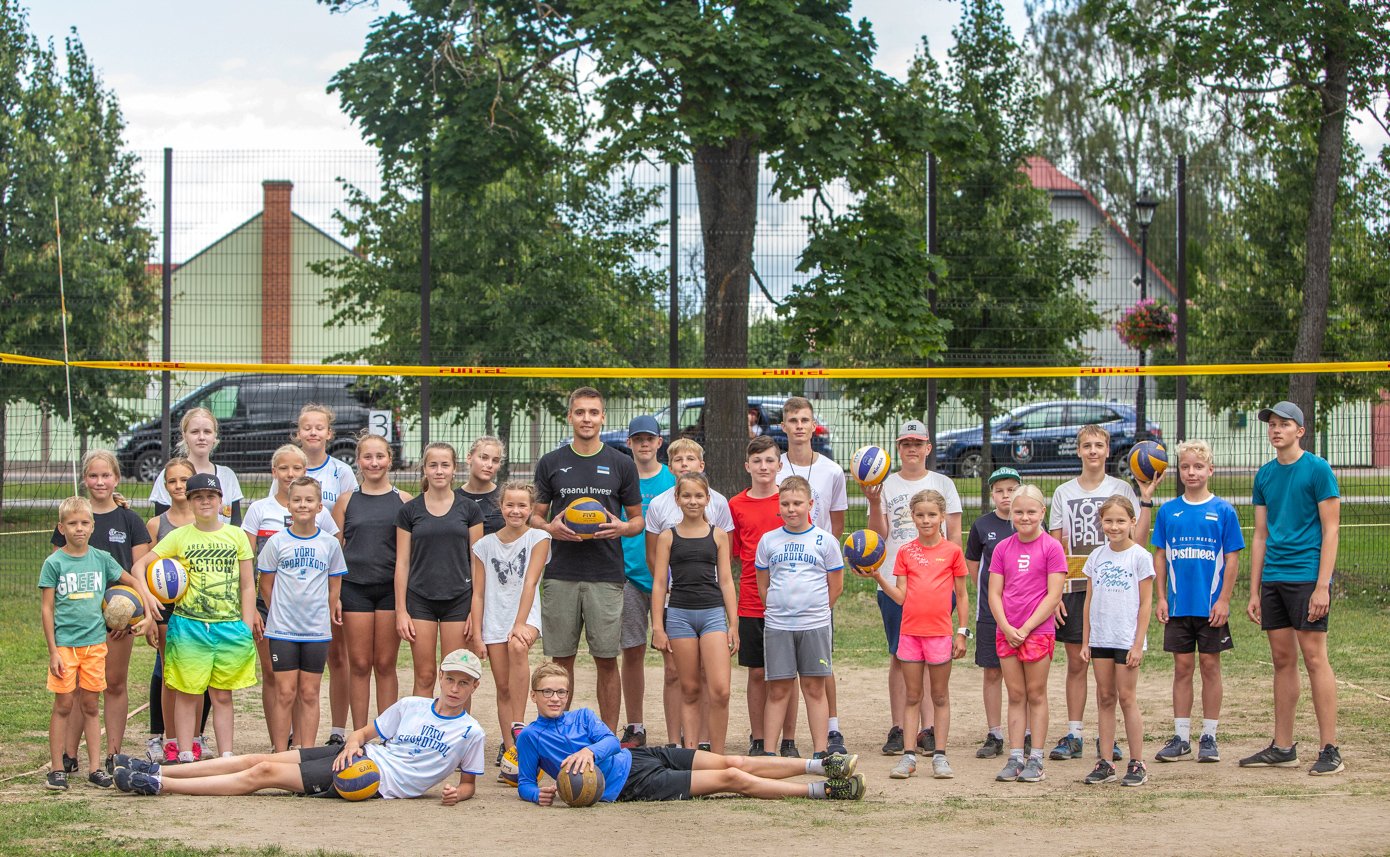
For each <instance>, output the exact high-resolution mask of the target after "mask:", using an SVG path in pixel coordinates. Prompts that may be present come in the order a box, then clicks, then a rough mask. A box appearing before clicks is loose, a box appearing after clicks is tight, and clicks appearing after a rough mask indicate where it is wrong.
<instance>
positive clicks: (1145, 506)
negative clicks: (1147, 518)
mask: <svg viewBox="0 0 1390 857" xmlns="http://www.w3.org/2000/svg"><path fill="white" fill-rule="evenodd" d="M1153 507H1154V504H1153V503H1152V502H1149V503H1145V502H1144V501H1143V500H1140V501H1139V508H1141V509H1152V508H1153Z"/></svg>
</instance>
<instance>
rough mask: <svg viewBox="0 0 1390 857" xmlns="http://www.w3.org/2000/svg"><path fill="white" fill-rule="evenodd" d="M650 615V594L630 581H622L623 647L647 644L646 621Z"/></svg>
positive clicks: (633, 647) (628, 647)
mask: <svg viewBox="0 0 1390 857" xmlns="http://www.w3.org/2000/svg"><path fill="white" fill-rule="evenodd" d="M651 615H652V594H651V593H650V592H643V591H642V590H640V589H638V588H637V587H636V586H633V585H632V581H631V580H628V581H624V582H623V639H622V647H623V648H624V649H635V648H637V647H638V646H645V645H647V622H648V621H649V620H650V619H651Z"/></svg>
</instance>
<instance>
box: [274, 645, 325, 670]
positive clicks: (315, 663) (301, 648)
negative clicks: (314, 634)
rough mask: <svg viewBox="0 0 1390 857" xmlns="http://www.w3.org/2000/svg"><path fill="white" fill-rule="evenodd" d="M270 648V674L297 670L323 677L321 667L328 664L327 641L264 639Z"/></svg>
mask: <svg viewBox="0 0 1390 857" xmlns="http://www.w3.org/2000/svg"><path fill="white" fill-rule="evenodd" d="M265 642H266V645H268V646H270V670H271V672H277V673H287V672H294V671H295V670H299V671H301V672H306V673H318V674H319V675H323V665H324V664H326V663H328V646H329V643H328V642H327V641H324V642H318V643H302V642H300V641H298V640H276V639H274V638H271V637H266V638H265Z"/></svg>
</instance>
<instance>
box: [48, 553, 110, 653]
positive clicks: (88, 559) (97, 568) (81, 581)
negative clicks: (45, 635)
mask: <svg viewBox="0 0 1390 857" xmlns="http://www.w3.org/2000/svg"><path fill="white" fill-rule="evenodd" d="M123 573H124V572H123V571H122V570H121V565H120V563H118V562H116V559H115V557H113V556H111V554H109V553H107V552H106V551H104V550H98V549H97V548H90V547H89V548H87V552H86V553H85V554H83V555H82V556H73V555H72V554H70V553H68V552H67V551H63V550H58V551H54V552H53V553H51V554H49V555H48V558H47V559H45V560H44V561H43V570H42V571H40V572H39V588H40V589H52V590H53V637H54V640H55V642H57V644H58V645H60V646H95V645H96V644H98V643H104V642H106V618H105V617H104V616H103V615H102V612H101V602H102V601H103V600H104V599H105V596H106V587H107V586H109V585H111V584H112V583H115V582H116V581H118V580H120V579H121V575H122V574H123Z"/></svg>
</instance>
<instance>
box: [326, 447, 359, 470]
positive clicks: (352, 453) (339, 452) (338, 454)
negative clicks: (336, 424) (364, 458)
mask: <svg viewBox="0 0 1390 857" xmlns="http://www.w3.org/2000/svg"><path fill="white" fill-rule="evenodd" d="M328 454H329V455H331V456H333V457H334V458H336V459H338V460H339V461H341V462H342V463H344V464H346V465H347V466H348V467H351V466H353V465H354V464H356V463H357V447H356V446H340V447H337V448H335V449H331V450H329V452H328Z"/></svg>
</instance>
